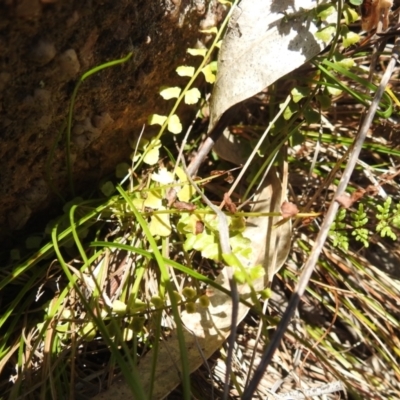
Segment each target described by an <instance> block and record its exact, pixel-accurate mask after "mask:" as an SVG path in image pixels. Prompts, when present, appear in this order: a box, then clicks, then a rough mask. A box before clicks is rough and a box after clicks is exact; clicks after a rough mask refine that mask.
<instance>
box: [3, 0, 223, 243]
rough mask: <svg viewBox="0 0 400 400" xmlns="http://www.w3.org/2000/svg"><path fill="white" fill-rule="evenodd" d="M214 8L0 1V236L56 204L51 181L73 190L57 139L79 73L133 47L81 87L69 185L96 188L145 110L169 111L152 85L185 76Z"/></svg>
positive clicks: (155, 0)
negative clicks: (191, 50)
mask: <svg viewBox="0 0 400 400" xmlns="http://www.w3.org/2000/svg"><path fill="white" fill-rule="evenodd" d="M219 7H221V6H220V5H218V4H217V1H213V0H209V1H206V0H203V1H200V0H197V1H196V2H189V1H177V0H174V1H168V0H165V1H160V0H145V1H144V0H143V1H138V0H121V1H114V0H102V1H79V0H51V1H49V0H46V1H44V0H42V1H39V0H6V1H4V2H1V3H0V50H1V51H0V232H1V236H2V239H4V237H10V236H13V235H15V233H12V231H15V230H18V229H21V228H23V227H24V226H25V225H26V223H27V222H28V221H29V220H32V218H31V216H32V215H37V213H38V212H40V211H41V210H46V215H48V212H49V210H50V211H51V210H53V211H54V213H58V208H57V207H58V206H59V205H60V202H57V196H56V195H55V194H54V192H53V190H52V189H51V188H50V186H49V180H50V181H51V183H52V185H53V186H54V187H55V188H56V189H57V190H58V191H59V192H60V193H61V194H62V195H63V196H65V197H66V198H68V196H71V193H69V191H68V190H69V189H68V184H67V172H66V171H67V168H66V161H65V160H66V157H65V153H66V148H65V134H64V135H62V136H61V140H60V141H59V142H58V143H57V140H58V137H59V135H60V133H61V131H60V130H61V128H62V126H63V123H64V121H65V120H66V116H67V112H68V107H69V102H70V98H71V94H72V91H73V89H74V87H75V84H76V82H77V81H78V79H79V78H80V77H81V76H82V74H83V73H85V72H86V71H88V70H89V69H90V68H93V67H95V66H97V65H100V64H102V63H105V62H107V61H111V60H114V59H120V58H122V57H125V56H126V55H127V54H128V53H130V52H133V57H132V58H131V59H130V61H129V62H127V63H125V64H122V65H118V66H116V67H113V68H109V69H105V70H103V71H102V72H100V73H97V74H95V75H93V76H91V77H90V78H88V79H87V80H86V81H85V82H84V83H83V84H82V85H81V86H80V90H79V93H78V96H77V99H76V104H75V111H74V118H73V122H72V132H71V147H70V149H71V159H72V160H73V165H72V169H73V176H74V183H75V187H76V192H77V193H80V192H82V191H83V190H84V189H88V188H96V187H97V184H98V181H99V180H100V179H101V178H102V177H104V176H105V175H106V174H109V173H110V172H112V171H113V170H114V168H115V166H116V164H118V163H119V162H122V161H128V160H129V155H130V153H131V151H132V150H131V148H130V145H129V142H130V141H131V142H132V140H134V139H135V137H137V135H138V133H139V132H140V131H141V129H142V126H143V124H145V123H146V121H147V118H148V116H149V115H150V114H152V113H155V112H157V113H160V114H163V113H166V112H167V111H168V110H169V107H170V106H171V105H170V104H168V103H167V102H165V101H163V100H162V99H161V97H160V96H159V94H158V91H159V89H160V87H161V86H163V85H168V86H173V85H183V84H184V83H186V80H184V79H183V78H180V77H178V76H177V75H176V73H175V68H176V67H177V66H178V65H182V64H188V63H190V64H191V65H193V63H194V60H193V59H192V58H191V59H190V60H189V59H187V60H186V57H190V56H188V55H187V54H186V49H187V48H188V47H194V46H195V44H196V42H197V40H198V39H199V37H200V34H199V26H201V23H202V21H203V24H204V21H209V20H211V19H213V18H212V17H210V13H211V14H212V15H215V14H216V13H217V14H218V12H219V9H218V8H219ZM214 19H216V20H217V19H218V18H214ZM215 22H217V21H215ZM188 118H191V116H190V115H189V116H188ZM181 120H183V121H184V116H181ZM152 129H153V128H149V127H147V128H146V131H145V132H146V134H147V135H149V136H151V134H152V133H154V132H155V129H153V130H152ZM54 146H55V150H54V152H53V153H52V150H51V149H52V148H53V147H54ZM3 243H6V244H7V242H3Z"/></svg>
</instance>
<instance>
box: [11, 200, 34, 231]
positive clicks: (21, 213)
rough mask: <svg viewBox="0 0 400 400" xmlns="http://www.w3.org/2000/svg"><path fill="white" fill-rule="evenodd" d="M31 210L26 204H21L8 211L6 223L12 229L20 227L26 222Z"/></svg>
mask: <svg viewBox="0 0 400 400" xmlns="http://www.w3.org/2000/svg"><path fill="white" fill-rule="evenodd" d="M31 214H32V210H31V209H30V208H29V207H28V206H27V205H26V204H21V205H20V206H18V207H17V208H14V209H13V210H12V211H10V212H9V213H8V217H7V219H8V225H9V227H10V229H11V230H12V231H16V230H18V229H22V228H23V227H24V226H25V225H26V223H27V222H28V219H29V217H30V216H31Z"/></svg>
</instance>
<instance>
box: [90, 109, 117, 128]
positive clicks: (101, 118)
mask: <svg viewBox="0 0 400 400" xmlns="http://www.w3.org/2000/svg"><path fill="white" fill-rule="evenodd" d="M112 122H114V120H113V119H112V118H111V115H110V114H109V113H108V112H103V113H101V114H100V115H96V116H95V117H94V118H93V125H94V126H95V127H96V128H97V129H100V130H101V131H102V130H103V129H104V128H106V127H107V126H108V125H110V124H111V123H112Z"/></svg>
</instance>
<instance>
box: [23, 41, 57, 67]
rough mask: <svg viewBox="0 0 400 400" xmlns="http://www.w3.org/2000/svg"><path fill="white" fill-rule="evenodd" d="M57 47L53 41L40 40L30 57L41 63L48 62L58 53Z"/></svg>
mask: <svg viewBox="0 0 400 400" xmlns="http://www.w3.org/2000/svg"><path fill="white" fill-rule="evenodd" d="M56 53H57V52H56V48H55V46H54V44H53V43H51V42H48V41H46V40H39V42H38V43H37V44H36V45H35V46H34V47H33V49H32V51H31V52H30V54H29V58H30V59H31V60H32V61H34V62H36V63H37V64H39V65H41V66H42V65H46V64H48V63H49V62H50V61H51V60H52V59H53V58H54V57H55V55H56Z"/></svg>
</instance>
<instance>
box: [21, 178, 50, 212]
mask: <svg viewBox="0 0 400 400" xmlns="http://www.w3.org/2000/svg"><path fill="white" fill-rule="evenodd" d="M48 194H49V187H48V186H47V183H46V181H45V180H44V179H42V178H36V179H34V180H33V181H31V182H30V183H29V189H28V190H26V191H25V192H24V194H23V195H22V198H23V199H24V200H25V202H26V204H28V205H32V206H37V205H38V204H39V203H40V202H42V201H43V200H45V199H46V197H47V195H48Z"/></svg>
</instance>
